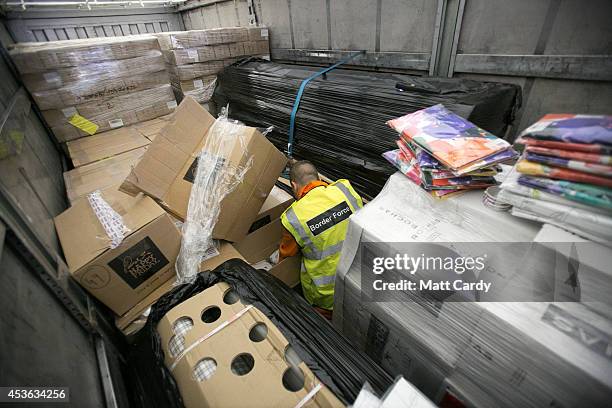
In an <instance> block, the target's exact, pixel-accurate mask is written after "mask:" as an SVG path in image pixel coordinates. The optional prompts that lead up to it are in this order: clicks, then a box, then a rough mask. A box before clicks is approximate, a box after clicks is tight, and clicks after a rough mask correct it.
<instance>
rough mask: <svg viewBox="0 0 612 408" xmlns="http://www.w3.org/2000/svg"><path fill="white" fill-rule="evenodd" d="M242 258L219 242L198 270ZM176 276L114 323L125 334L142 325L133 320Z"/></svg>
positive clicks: (159, 295) (206, 269)
mask: <svg viewBox="0 0 612 408" xmlns="http://www.w3.org/2000/svg"><path fill="white" fill-rule="evenodd" d="M234 258H239V259H244V258H243V257H242V255H240V253H238V251H236V249H235V248H234V247H233V246H232V244H230V243H229V242H223V241H222V242H220V243H219V255H217V256H215V257H213V258H210V259H207V260H205V261H204V262H202V264H201V265H200V271H212V270H213V269H215V268H216V267H217V266H219V265H221V264H222V263H224V262H225V261H228V260H230V259H234ZM175 281H176V276H174V275H173V276H172V277H170V279H168V280H167V281H166V282H164V283H163V284H162V285H161V286H160V287H158V288H157V289H155V290H154V291H153V292H151V293H150V294H149V295H148V296H147V297H145V298H144V299H142V300H141V301H140V302H138V303H137V304H136V305H135V306H134V307H133V308H131V309H130V310H129V311H128V312H127V313H125V314H124V315H123V316H121V317H117V318H116V319H115V325H116V326H117V328H119V330H121V331H122V332H123V334H125V335H129V334H132V333H135V332H136V331H138V330H140V329H141V328H142V326H144V323H145V322H144V321H142V322H139V323H137V324H134V320H136V319H138V318H139V317H140V316H141V315H142V314H143V313H144V312H145V311H146V310H147V309H148V308H149V307H150V306H151V305H152V304H153V303H155V302H157V300H158V299H159V298H161V297H162V296H163V295H165V294H166V293H168V292H169V291H170V290H172V288H173V287H174V283H175Z"/></svg>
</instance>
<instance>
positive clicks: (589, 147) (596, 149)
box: [515, 137, 612, 155]
mask: <svg viewBox="0 0 612 408" xmlns="http://www.w3.org/2000/svg"><path fill="white" fill-rule="evenodd" d="M515 144H519V145H525V146H534V147H546V148H549V149H561V150H571V151H578V152H587V153H599V154H605V155H611V154H612V146H604V145H601V144H597V143H591V144H586V143H570V142H556V141H554V140H538V139H532V138H529V137H520V138H518V139H517V140H516V142H515Z"/></svg>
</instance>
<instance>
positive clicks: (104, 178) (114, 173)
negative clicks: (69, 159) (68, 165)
mask: <svg viewBox="0 0 612 408" xmlns="http://www.w3.org/2000/svg"><path fill="white" fill-rule="evenodd" d="M146 149H147V148H146V146H145V147H139V148H138V149H134V150H130V151H129V152H125V153H121V154H118V155H116V156H113V157H109V158H108V159H104V160H99V161H97V162H94V163H89V164H86V165H84V166H81V167H77V168H76V169H73V170H70V171H67V172H65V173H64V184H65V185H66V195H67V196H68V201H70V205H74V203H75V202H76V201H78V200H79V199H81V198H83V197H84V196H85V195H87V194H89V193H91V192H92V191H96V190H104V189H107V188H110V187H112V186H115V188H116V189H118V188H119V186H120V185H121V183H122V182H123V180H124V179H125V178H126V177H127V176H128V174H130V171H131V170H132V168H133V167H134V166H135V165H136V163H138V161H139V160H140V158H141V157H142V155H143V154H144V152H145V151H146Z"/></svg>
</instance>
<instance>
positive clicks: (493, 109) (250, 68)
mask: <svg viewBox="0 0 612 408" xmlns="http://www.w3.org/2000/svg"><path fill="white" fill-rule="evenodd" d="M319 70H320V68H316V67H305V66H297V65H282V64H276V63H272V62H269V61H263V60H255V59H251V60H247V61H242V62H239V63H238V64H235V65H232V66H229V67H227V68H226V69H224V70H223V72H222V73H220V74H219V80H218V84H217V88H216V90H215V94H214V96H213V100H214V102H215V104H216V105H217V106H225V105H226V104H227V103H229V105H230V117H233V118H236V119H238V120H241V121H243V122H245V123H248V124H251V125H256V126H260V127H268V126H272V125H273V126H275V131H274V132H272V133H271V134H269V135H268V137H269V138H270V139H271V140H272V141H273V142H274V143H275V144H276V145H277V147H279V148H282V149H283V150H285V149H286V148H287V141H288V136H287V135H288V129H289V121H290V114H291V110H292V107H293V104H294V101H295V96H296V94H297V92H298V89H299V87H300V84H301V82H302V81H303V80H305V79H307V78H308V77H310V76H311V75H313V74H314V73H316V72H317V71H319ZM438 103H443V104H444V106H446V107H447V108H448V109H449V110H450V111H452V112H454V113H456V114H458V115H460V116H461V117H463V118H465V119H468V120H469V121H471V122H472V123H474V124H476V125H477V126H479V127H481V128H482V129H485V130H487V131H489V132H491V133H493V134H495V135H497V136H500V137H503V136H504V134H505V131H506V129H507V127H508V125H509V124H511V123H512V121H513V120H514V114H515V112H516V110H517V109H518V107H519V106H520V87H518V86H516V85H510V84H503V83H488V82H478V81H472V80H467V79H461V78H420V77H414V76H408V75H395V74H384V73H364V72H358V71H349V70H341V69H336V70H334V71H331V72H329V73H327V74H326V76H325V78H323V77H319V78H317V79H315V80H312V81H310V82H309V84H308V86H307V88H306V91H305V92H304V94H303V96H302V99H301V102H300V108H299V110H298V112H297V116H296V126H295V139H294V149H293V154H294V155H295V156H296V157H297V158H305V159H309V160H311V161H313V162H314V163H315V164H316V165H317V166H318V167H319V170H320V171H321V172H322V173H324V174H326V175H328V176H329V177H332V178H340V177H346V178H348V179H350V180H351V183H353V185H354V186H356V188H357V189H358V191H359V192H360V193H361V194H362V195H363V196H366V197H373V196H375V195H376V194H377V193H378V192H379V191H380V189H381V188H382V186H383V185H384V183H385V181H386V179H387V178H388V177H389V175H391V174H392V173H393V172H394V170H393V167H392V166H391V165H390V164H389V163H387V162H386V160H385V159H384V158H383V157H382V154H383V153H384V152H386V151H388V150H391V149H394V148H395V141H396V140H397V133H396V132H395V131H393V130H392V129H390V128H388V127H387V126H386V122H387V121H389V120H391V119H393V118H396V117H399V116H402V115H405V114H407V113H411V112H415V111H417V110H419V109H423V108H426V107H428V106H432V105H436V104H438Z"/></svg>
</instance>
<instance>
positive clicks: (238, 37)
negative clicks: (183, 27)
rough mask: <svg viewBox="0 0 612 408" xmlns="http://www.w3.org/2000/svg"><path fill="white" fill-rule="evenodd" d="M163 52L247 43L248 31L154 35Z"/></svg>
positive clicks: (186, 32)
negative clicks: (240, 42) (239, 42)
mask: <svg viewBox="0 0 612 408" xmlns="http://www.w3.org/2000/svg"><path fill="white" fill-rule="evenodd" d="M154 35H155V36H156V37H157V39H158V40H159V45H160V47H161V49H162V50H176V49H184V48H196V47H201V46H204V45H215V44H227V43H232V42H238V41H247V39H248V37H249V34H248V29H247V28H244V27H223V28H213V29H206V30H190V31H173V32H166V33H156V34H154Z"/></svg>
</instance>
